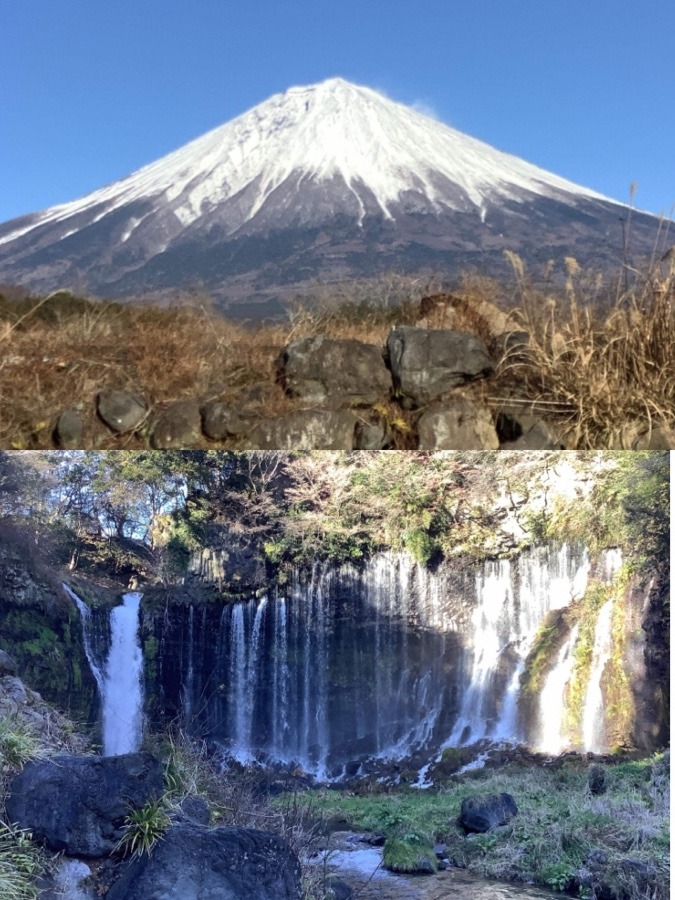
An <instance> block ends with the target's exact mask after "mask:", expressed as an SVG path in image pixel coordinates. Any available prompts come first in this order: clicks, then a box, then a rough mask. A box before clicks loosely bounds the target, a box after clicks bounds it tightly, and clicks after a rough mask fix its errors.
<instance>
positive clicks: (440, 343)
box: [387, 325, 494, 406]
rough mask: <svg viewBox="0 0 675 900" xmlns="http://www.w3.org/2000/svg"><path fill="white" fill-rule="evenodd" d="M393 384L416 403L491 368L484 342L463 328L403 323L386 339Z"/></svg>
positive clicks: (478, 376)
mask: <svg viewBox="0 0 675 900" xmlns="http://www.w3.org/2000/svg"><path fill="white" fill-rule="evenodd" d="M387 353H388V357H389V366H390V368H391V373H392V376H393V379H394V387H395V388H396V389H397V390H398V391H399V392H400V393H401V394H403V395H404V396H406V397H409V398H410V399H412V400H413V401H414V402H415V403H417V405H418V406H420V405H422V404H424V403H430V402H431V401H432V400H437V399H439V398H440V397H443V396H445V395H446V394H447V393H448V392H449V391H451V390H452V389H453V388H455V387H457V386H458V385H460V384H464V383H465V382H467V381H471V380H474V379H476V378H485V377H486V376H488V375H490V374H491V373H492V371H493V369H494V366H493V364H492V360H491V359H490V356H489V354H488V351H487V348H486V346H485V344H484V343H483V342H482V341H481V340H479V339H478V338H477V337H475V336H474V335H472V334H467V333H465V332H463V331H451V330H447V329H439V330H436V331H429V330H427V329H426V328H414V327H412V326H410V325H402V326H400V327H399V328H395V329H394V330H393V331H392V332H390V334H389V337H388V338H387Z"/></svg>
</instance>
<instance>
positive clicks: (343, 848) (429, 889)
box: [314, 833, 560, 900]
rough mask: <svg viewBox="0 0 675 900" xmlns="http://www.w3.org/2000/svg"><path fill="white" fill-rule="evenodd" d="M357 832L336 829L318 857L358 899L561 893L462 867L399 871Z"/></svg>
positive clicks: (518, 897)
mask: <svg viewBox="0 0 675 900" xmlns="http://www.w3.org/2000/svg"><path fill="white" fill-rule="evenodd" d="M358 837H359V836H358V835H349V834H344V833H337V834H335V835H333V836H332V838H331V840H332V841H334V846H333V847H331V849H329V851H328V852H327V853H326V854H324V855H323V856H321V857H319V858H318V859H315V860H314V863H315V865H316V866H317V867H318V866H321V867H322V869H323V870H324V871H325V872H326V874H327V875H330V874H332V875H334V876H335V877H336V878H339V879H340V880H341V881H344V882H345V883H347V884H348V885H349V886H350V887H351V888H352V890H353V892H354V894H355V896H358V898H359V900H446V898H447V900H450V898H457V900H459V898H461V900H551V898H552V897H560V894H552V893H550V892H548V891H543V890H539V889H537V888H530V887H521V886H517V885H511V884H504V883H501V882H495V881H483V880H481V879H480V878H476V877H474V876H473V875H469V874H468V873H467V872H465V871H464V870H462V869H456V868H452V869H449V870H447V871H445V872H437V873H436V874H435V875H399V874H394V873H392V872H388V871H387V870H386V869H384V868H383V867H382V850H381V849H380V848H377V847H368V846H366V845H364V844H362V843H359V842H358Z"/></svg>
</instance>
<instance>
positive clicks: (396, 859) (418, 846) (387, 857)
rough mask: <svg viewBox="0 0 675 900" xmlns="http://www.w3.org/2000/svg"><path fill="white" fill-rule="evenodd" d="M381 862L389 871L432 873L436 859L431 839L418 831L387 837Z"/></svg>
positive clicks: (419, 873) (435, 865)
mask: <svg viewBox="0 0 675 900" xmlns="http://www.w3.org/2000/svg"><path fill="white" fill-rule="evenodd" d="M382 864H383V866H384V867H385V869H389V870H390V871H391V872H408V873H415V874H418V875H433V874H434V872H436V871H437V870H438V859H437V857H436V853H435V852H434V844H433V842H432V841H431V839H430V838H429V837H428V836H427V835H424V834H420V833H418V832H409V833H405V834H400V835H392V836H391V837H388V838H387V840H386V841H385V843H384V847H383V849H382Z"/></svg>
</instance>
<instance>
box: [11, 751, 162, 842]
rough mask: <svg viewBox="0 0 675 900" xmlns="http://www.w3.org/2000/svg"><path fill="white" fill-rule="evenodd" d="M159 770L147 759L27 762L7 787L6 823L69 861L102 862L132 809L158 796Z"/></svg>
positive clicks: (59, 758)
mask: <svg viewBox="0 0 675 900" xmlns="http://www.w3.org/2000/svg"><path fill="white" fill-rule="evenodd" d="M163 790H164V774H163V769H162V764H161V763H160V762H159V760H157V759H155V757H154V756H152V755H151V754H150V753H127V754H125V755H124V756H108V757H101V756H66V755H64V756H54V757H52V758H51V759H43V760H35V761H33V762H29V763H28V764H27V765H26V766H25V768H24V770H23V771H22V772H21V773H20V774H19V775H17V776H16V778H15V779H14V780H13V781H12V783H11V785H10V793H9V796H8V798H7V804H6V805H7V815H8V817H9V821H10V822H17V823H18V824H19V825H20V826H21V828H29V829H30V830H31V831H32V832H33V837H34V839H35V840H37V841H46V842H47V844H48V845H49V847H50V848H51V849H52V850H56V851H59V852H60V851H63V852H64V853H66V854H69V855H72V856H84V857H92V858H93V857H97V856H104V855H105V854H108V853H110V851H111V850H113V849H114V847H115V846H116V844H117V842H118V841H119V839H120V837H121V836H122V826H123V825H124V819H125V817H126V816H127V815H129V812H130V810H131V809H133V808H138V807H140V806H143V805H145V804H146V803H148V801H150V800H154V799H156V798H158V797H160V796H161V794H162V792H163Z"/></svg>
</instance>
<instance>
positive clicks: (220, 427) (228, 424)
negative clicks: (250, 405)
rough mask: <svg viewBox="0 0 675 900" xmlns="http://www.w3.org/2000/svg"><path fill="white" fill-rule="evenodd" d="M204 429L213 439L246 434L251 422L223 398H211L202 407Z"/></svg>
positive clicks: (217, 439)
mask: <svg viewBox="0 0 675 900" xmlns="http://www.w3.org/2000/svg"><path fill="white" fill-rule="evenodd" d="M201 414H202V429H203V431H204V434H205V435H206V436H207V437H209V438H211V440H213V441H223V440H225V438H227V437H234V436H236V435H238V434H245V433H246V431H247V430H248V428H249V427H250V423H248V422H245V421H244V420H243V419H242V418H241V416H239V414H238V413H237V412H235V410H234V409H232V407H231V406H230V405H229V404H227V403H223V402H222V401H221V400H211V401H209V402H208V403H205V404H204V406H202V408H201Z"/></svg>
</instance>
